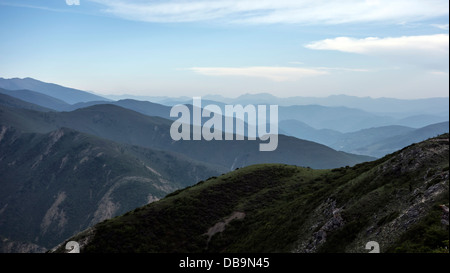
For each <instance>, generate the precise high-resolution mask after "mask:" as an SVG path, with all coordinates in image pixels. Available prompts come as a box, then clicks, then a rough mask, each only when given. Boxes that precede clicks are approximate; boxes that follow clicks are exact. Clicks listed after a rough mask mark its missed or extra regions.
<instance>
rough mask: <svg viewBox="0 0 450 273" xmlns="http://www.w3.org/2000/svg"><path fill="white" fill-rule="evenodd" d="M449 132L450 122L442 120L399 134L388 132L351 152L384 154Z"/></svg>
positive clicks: (372, 154)
mask: <svg viewBox="0 0 450 273" xmlns="http://www.w3.org/2000/svg"><path fill="white" fill-rule="evenodd" d="M448 132H449V122H448V121H446V122H441V123H436V124H432V125H428V126H425V127H423V128H419V129H415V130H412V131H410V132H405V133H402V134H399V135H394V136H392V135H389V134H387V135H386V137H385V138H383V139H380V140H378V141H375V142H368V143H366V144H365V145H361V146H359V147H357V146H358V145H355V146H354V148H352V149H349V152H353V153H358V154H364V155H370V156H375V157H381V156H384V155H385V154H387V153H391V152H392V151H395V150H398V149H401V148H403V147H405V146H407V145H410V144H412V143H416V142H420V141H423V140H425V139H427V138H430V137H433V136H437V135H440V134H443V133H448Z"/></svg>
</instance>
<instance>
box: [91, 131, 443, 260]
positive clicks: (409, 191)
mask: <svg viewBox="0 0 450 273" xmlns="http://www.w3.org/2000/svg"><path fill="white" fill-rule="evenodd" d="M446 137H447V138H448V134H447V135H443V136H440V137H439V138H435V139H432V140H429V141H425V142H422V143H419V144H414V145H411V146H410V147H407V148H405V149H403V150H401V151H398V152H396V153H394V154H391V155H389V156H386V157H385V158H382V159H379V160H377V161H373V162H368V163H362V164H358V165H356V166H354V167H343V168H338V169H331V170H314V169H310V168H303V167H296V166H291V165H284V164H259V165H252V166H249V167H244V168H240V169H238V170H235V171H233V172H230V173H227V174H223V175H221V176H218V177H211V178H209V179H207V180H205V181H200V182H199V183H197V184H196V185H194V186H190V187H187V188H185V189H183V190H178V191H176V192H173V193H172V194H169V195H168V196H167V197H166V198H164V199H162V200H160V201H158V202H154V203H152V204H149V205H147V206H144V207H141V208H138V209H135V210H133V211H130V212H128V213H127V214H125V215H123V216H120V217H116V218H114V219H110V220H106V221H104V222H102V223H99V224H98V225H96V226H95V229H94V230H95V235H94V236H92V237H90V239H91V241H90V243H89V244H88V245H87V246H86V247H85V248H84V249H83V251H84V252H291V251H300V252H308V251H312V252H366V250H365V249H364V246H365V243H366V242H368V241H370V240H375V241H377V242H379V243H380V246H381V249H382V251H383V252H439V251H446V248H445V246H446V244H447V245H448V226H443V225H442V224H441V223H440V219H441V216H442V212H441V210H440V207H439V206H438V204H447V206H448V141H445V138H446ZM441 140H442V141H441ZM429 184H430V185H429ZM430 196H433V197H432V198H431V197H430ZM235 212H241V213H244V214H245V217H243V218H239V219H235V220H231V221H230V222H228V223H227V224H226V225H225V224H224V223H225V221H226V219H227V218H228V217H230V216H231V215H233V213H235ZM221 222H223V223H222V224H223V226H224V229H223V230H219V231H217V230H216V231H217V232H215V233H214V232H212V233H210V234H209V235H208V231H211V230H212V229H211V228H213V227H217V224H220V223H221ZM320 234H325V235H324V236H325V240H323V241H321V242H320V240H322V239H323V238H322V237H321V236H319V235H320ZM447 249H448V248H447Z"/></svg>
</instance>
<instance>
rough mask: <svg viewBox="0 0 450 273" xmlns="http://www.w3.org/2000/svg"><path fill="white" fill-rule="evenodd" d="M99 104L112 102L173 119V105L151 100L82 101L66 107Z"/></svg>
mask: <svg viewBox="0 0 450 273" xmlns="http://www.w3.org/2000/svg"><path fill="white" fill-rule="evenodd" d="M98 104H112V105H116V106H120V107H123V108H126V109H129V110H133V111H136V112H138V113H141V114H144V115H147V116H155V117H162V118H166V119H173V118H171V117H170V109H171V107H169V106H166V105H162V104H158V103H153V102H149V101H139V100H134V99H123V100H118V101H91V102H80V103H76V104H73V105H70V106H68V107H66V108H65V111H73V110H76V109H80V108H86V107H90V106H93V105H98Z"/></svg>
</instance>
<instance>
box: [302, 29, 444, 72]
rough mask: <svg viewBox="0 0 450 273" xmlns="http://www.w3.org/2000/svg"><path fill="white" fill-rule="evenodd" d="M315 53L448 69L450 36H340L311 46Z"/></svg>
mask: <svg viewBox="0 0 450 273" xmlns="http://www.w3.org/2000/svg"><path fill="white" fill-rule="evenodd" d="M305 47H307V48H309V49H315V50H336V51H342V52H349V53H358V54H365V55H371V56H377V57H383V58H385V59H389V60H390V61H394V62H403V63H409V64H414V65H419V66H425V67H427V68H434V69H444V68H445V67H447V66H448V55H449V35H448V34H435V35H420V36H402V37H388V38H379V37H368V38H363V39H357V38H351V37H337V38H333V39H325V40H321V41H316V42H312V43H309V44H307V45H306V46H305Z"/></svg>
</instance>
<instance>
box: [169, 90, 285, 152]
mask: <svg viewBox="0 0 450 273" xmlns="http://www.w3.org/2000/svg"><path fill="white" fill-rule="evenodd" d="M224 109H225V110H224V111H225V113H223V112H222V109H221V108H220V107H219V106H218V105H214V104H209V105H206V106H205V107H203V108H202V99H201V97H194V98H193V99H192V119H191V110H190V109H189V107H188V106H186V105H184V104H178V105H175V106H173V107H172V109H171V110H170V116H171V117H179V118H178V119H177V120H176V121H175V122H173V123H172V126H171V127H170V136H171V137H172V139H173V140H175V141H178V140H191V127H192V140H202V138H203V139H204V140H207V141H210V140H213V139H214V140H223V139H225V140H244V139H245V135H246V134H245V131H246V130H245V126H244V125H245V124H247V139H248V140H256V138H257V137H259V139H260V140H262V141H268V142H267V143H260V144H259V150H260V151H274V150H276V148H277V147H278V105H270V111H269V112H270V113H269V120H267V115H268V114H267V106H266V105H257V106H254V105H251V104H249V105H246V106H245V107H244V106H242V105H240V104H238V105H225V107H224ZM180 114H181V116H180ZM211 115H212V117H211ZM246 116H247V119H245V117H246ZM209 117H210V119H209V120H207V121H206V122H204V123H202V118H209ZM223 118H224V119H225V122H223ZM223 123H225V127H223ZM267 127H269V130H268V128H267ZM234 129H236V131H234ZM223 135H224V137H223ZM234 137H236V139H234Z"/></svg>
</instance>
